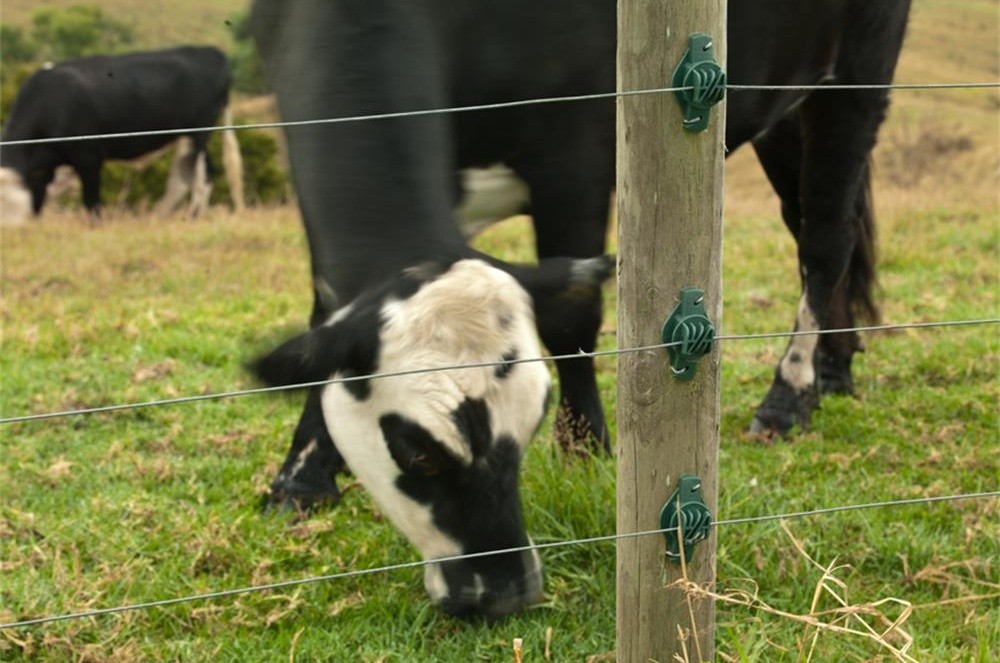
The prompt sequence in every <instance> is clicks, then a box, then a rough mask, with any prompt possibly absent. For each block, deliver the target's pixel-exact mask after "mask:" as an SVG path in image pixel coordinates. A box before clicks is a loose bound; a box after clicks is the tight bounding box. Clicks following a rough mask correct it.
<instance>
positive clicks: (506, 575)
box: [424, 550, 542, 621]
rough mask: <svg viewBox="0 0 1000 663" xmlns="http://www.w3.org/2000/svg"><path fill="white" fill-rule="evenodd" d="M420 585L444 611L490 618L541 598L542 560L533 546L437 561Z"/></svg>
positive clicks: (513, 611)
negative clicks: (514, 551)
mask: <svg viewBox="0 0 1000 663" xmlns="http://www.w3.org/2000/svg"><path fill="white" fill-rule="evenodd" d="M424 585H425V587H426V588H427V593H428V594H429V595H430V597H431V599H433V600H434V601H435V602H436V603H437V604H438V606H439V607H440V608H441V609H442V610H443V611H444V612H446V613H447V614H449V615H451V616H453V617H460V618H463V619H486V620H489V621H492V620H497V619H501V618H503V617H506V616H507V615H511V614H514V613H516V612H520V611H521V610H524V609H525V608H527V607H529V606H531V605H534V604H536V603H538V602H540V601H541V600H542V564H541V560H540V559H539V558H538V553H537V552H536V551H534V550H526V551H523V552H516V553H505V554H503V555H495V556H488V557H479V558H473V559H468V560H454V561H448V562H439V563H435V564H431V565H429V566H428V567H427V570H426V572H425V574H424Z"/></svg>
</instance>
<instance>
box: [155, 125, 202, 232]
mask: <svg viewBox="0 0 1000 663" xmlns="http://www.w3.org/2000/svg"><path fill="white" fill-rule="evenodd" d="M194 158H195V153H194V147H193V145H192V143H191V139H190V138H188V137H187V136H183V137H181V138H180V139H178V141H177V145H176V147H175V148H174V158H173V161H171V163H170V175H169V176H168V177H167V188H166V191H165V192H164V193H163V197H162V198H160V200H159V202H157V203H156V206H155V207H154V208H153V212H154V213H155V214H156V216H158V217H160V218H164V217H167V216H169V215H170V214H171V213H173V211H174V210H175V209H177V205H179V204H180V202H181V200H183V199H184V196H186V195H187V193H188V191H190V190H191V181H192V178H193V177H194Z"/></svg>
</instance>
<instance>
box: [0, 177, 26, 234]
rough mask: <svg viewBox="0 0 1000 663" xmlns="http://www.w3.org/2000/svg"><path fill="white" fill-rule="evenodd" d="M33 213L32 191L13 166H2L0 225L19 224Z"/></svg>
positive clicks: (0, 179) (0, 178)
mask: <svg viewBox="0 0 1000 663" xmlns="http://www.w3.org/2000/svg"><path fill="white" fill-rule="evenodd" d="M30 214H31V192H30V191H28V189H27V188H26V187H25V186H24V182H23V180H22V179H21V175H20V174H18V172H17V171H16V170H14V169H12V168H0V225H3V226H19V225H22V224H23V223H24V222H25V221H27V219H28V216H29V215H30Z"/></svg>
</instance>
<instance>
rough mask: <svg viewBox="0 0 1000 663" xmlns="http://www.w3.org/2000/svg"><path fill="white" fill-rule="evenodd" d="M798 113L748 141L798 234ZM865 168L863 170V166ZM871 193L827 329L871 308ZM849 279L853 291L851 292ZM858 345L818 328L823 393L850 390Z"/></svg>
mask: <svg viewBox="0 0 1000 663" xmlns="http://www.w3.org/2000/svg"><path fill="white" fill-rule="evenodd" d="M800 122H801V121H800V118H799V114H798V113H797V112H793V113H789V115H787V116H786V117H785V118H784V119H783V120H782V121H781V122H779V123H778V124H777V125H776V126H774V127H773V128H772V129H771V130H769V131H768V132H767V133H766V134H764V135H762V136H760V137H758V138H757V139H756V140H754V142H753V146H754V150H755V151H756V152H757V156H758V158H759V159H760V163H761V166H763V168H764V172H765V173H766V174H767V177H768V180H769V181H770V182H771V185H772V186H773V187H774V191H775V193H777V194H778V197H779V199H780V200H781V217H782V220H783V221H784V222H785V226H786V227H787V228H788V231H789V232H790V233H791V234H792V237H794V238H795V240H796V242H798V239H799V233H800V232H801V230H802V203H801V199H800V183H801V178H802V129H801V123H800ZM866 172H867V171H866ZM869 201H870V197H869V196H868V195H867V186H865V187H862V190H861V192H860V194H859V196H858V201H857V203H856V208H857V214H856V218H857V219H859V220H862V219H863V220H864V221H862V222H861V223H860V226H859V232H861V233H862V237H859V241H858V244H857V246H856V248H855V251H854V253H853V254H852V265H851V268H850V269H848V272H847V275H846V277H845V278H844V279H842V280H841V282H840V283H839V284H838V287H837V288H836V290H835V291H834V293H833V297H832V299H831V301H830V305H829V309H828V310H829V313H828V317H827V323H828V324H827V327H828V328H830V329H850V328H853V327H854V326H855V314H854V311H855V308H857V307H858V302H859V301H862V302H864V308H865V309H867V310H871V304H870V299H869V298H868V295H867V293H866V292H858V290H859V289H861V290H863V289H864V284H865V283H870V282H871V280H872V279H873V277H874V274H871V273H870V268H869V267H868V265H870V264H871V258H870V253H871V252H872V250H873V243H874V237H872V235H871V231H870V229H871V227H872V224H873V222H872V220H871V209H870V206H869ZM852 285H853V288H854V292H853V293H852V292H851V289H852ZM861 349H862V345H861V340H860V337H859V336H858V334H857V333H856V332H845V333H843V334H823V335H822V336H820V339H819V345H818V348H817V350H818V353H819V354H818V357H817V368H818V370H819V389H820V392H822V393H843V394H852V393H853V392H854V382H853V379H852V377H851V361H852V358H853V356H854V353H855V352H858V351H860V350H861ZM796 419H797V420H799V421H800V422H801V421H807V420H808V412H804V413H800V414H799V415H798V416H797V417H796Z"/></svg>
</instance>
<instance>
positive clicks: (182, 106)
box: [4, 46, 230, 159]
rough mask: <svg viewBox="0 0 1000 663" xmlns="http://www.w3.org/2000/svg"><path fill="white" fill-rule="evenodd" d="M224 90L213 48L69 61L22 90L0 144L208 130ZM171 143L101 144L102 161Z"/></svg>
mask: <svg viewBox="0 0 1000 663" xmlns="http://www.w3.org/2000/svg"><path fill="white" fill-rule="evenodd" d="M229 83H230V74H229V69H228V64H227V61H226V57H225V55H224V54H223V53H222V51H220V50H219V49H217V48H214V47H203V46H184V47H179V48H174V49H169V50H166V51H150V52H140V53H130V54H125V55H98V56H91V57H86V58H78V59H75V60H67V61H65V62H60V63H57V64H54V65H50V66H46V67H45V68H43V69H41V70H39V71H37V72H35V74H33V75H32V76H31V77H29V79H28V80H27V81H26V82H25V84H24V85H23V87H22V88H21V91H20V92H19V93H18V97H17V101H16V102H15V104H14V106H13V108H12V109H11V118H10V121H9V122H8V126H7V127H5V130H4V139H5V140H26V139H37V138H51V137H58V136H74V135H86V134H95V133H97V134H100V133H123V132H134V131H150V130H162V129H180V128H187V127H198V126H210V125H212V124H214V123H215V121H216V119H217V118H218V116H219V113H220V112H221V110H222V108H223V107H224V106H225V104H226V101H227V98H228V91H229ZM206 92H207V93H206ZM175 138H176V136H172V135H161V136H149V137H141V138H137V137H132V138H127V139H107V140H103V141H101V150H102V152H103V155H104V157H105V158H111V159H133V158H136V157H138V156H141V155H143V154H146V153H148V152H151V151H153V150H155V149H158V148H160V147H162V146H163V145H166V144H167V143H169V142H171V141H172V140H174V139H175ZM67 145H69V144H67Z"/></svg>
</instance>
